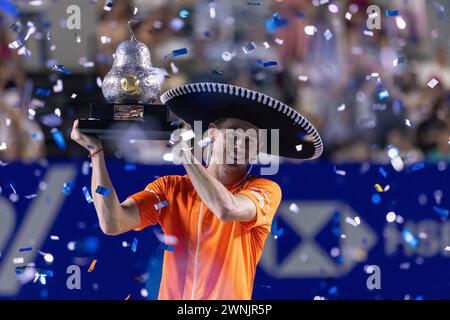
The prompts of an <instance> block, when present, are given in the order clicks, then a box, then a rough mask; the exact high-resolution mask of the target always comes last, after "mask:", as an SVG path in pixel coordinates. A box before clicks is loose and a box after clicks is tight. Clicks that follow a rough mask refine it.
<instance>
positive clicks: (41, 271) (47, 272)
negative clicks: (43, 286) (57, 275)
mask: <svg viewBox="0 0 450 320" xmlns="http://www.w3.org/2000/svg"><path fill="white" fill-rule="evenodd" d="M37 273H38V274H40V275H44V276H46V277H53V270H45V269H38V272H37Z"/></svg>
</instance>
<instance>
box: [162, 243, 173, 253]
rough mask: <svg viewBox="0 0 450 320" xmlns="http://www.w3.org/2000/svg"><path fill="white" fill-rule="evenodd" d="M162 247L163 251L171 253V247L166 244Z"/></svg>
mask: <svg viewBox="0 0 450 320" xmlns="http://www.w3.org/2000/svg"><path fill="white" fill-rule="evenodd" d="M163 245H164V250H166V251H170V252H173V246H169V245H167V244H163Z"/></svg>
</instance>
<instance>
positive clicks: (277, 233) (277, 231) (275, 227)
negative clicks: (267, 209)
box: [270, 220, 284, 240]
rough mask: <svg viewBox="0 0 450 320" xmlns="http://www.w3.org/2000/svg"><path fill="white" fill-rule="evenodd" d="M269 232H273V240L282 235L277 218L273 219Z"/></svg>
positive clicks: (282, 231) (282, 230)
mask: <svg viewBox="0 0 450 320" xmlns="http://www.w3.org/2000/svg"><path fill="white" fill-rule="evenodd" d="M270 233H271V234H273V238H274V239H275V240H276V239H278V238H279V237H281V236H282V235H283V233H284V229H283V228H278V220H273V222H272V226H271V227H270Z"/></svg>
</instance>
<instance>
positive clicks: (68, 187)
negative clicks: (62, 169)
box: [62, 181, 74, 196]
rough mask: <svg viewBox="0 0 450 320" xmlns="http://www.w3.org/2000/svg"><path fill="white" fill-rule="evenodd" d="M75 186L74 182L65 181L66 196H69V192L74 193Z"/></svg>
mask: <svg viewBox="0 0 450 320" xmlns="http://www.w3.org/2000/svg"><path fill="white" fill-rule="evenodd" d="M73 186H74V183H73V182H72V181H70V182H66V183H64V185H63V189H62V192H63V193H64V194H65V195H66V196H68V195H69V194H71V193H72V189H73Z"/></svg>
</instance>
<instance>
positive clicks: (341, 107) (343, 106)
mask: <svg viewBox="0 0 450 320" xmlns="http://www.w3.org/2000/svg"><path fill="white" fill-rule="evenodd" d="M344 110H345V104H341V105H340V106H339V107H337V111H344Z"/></svg>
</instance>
